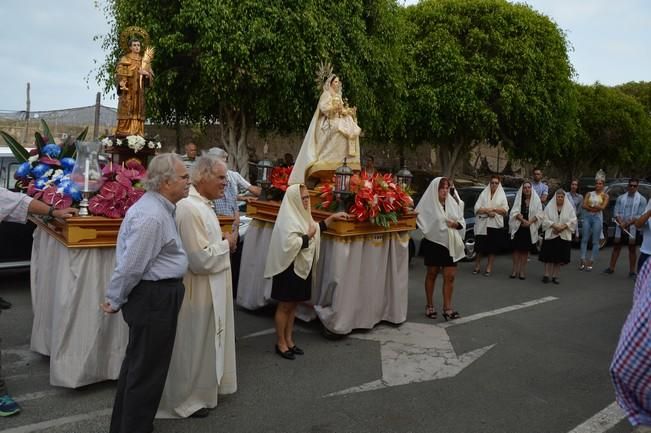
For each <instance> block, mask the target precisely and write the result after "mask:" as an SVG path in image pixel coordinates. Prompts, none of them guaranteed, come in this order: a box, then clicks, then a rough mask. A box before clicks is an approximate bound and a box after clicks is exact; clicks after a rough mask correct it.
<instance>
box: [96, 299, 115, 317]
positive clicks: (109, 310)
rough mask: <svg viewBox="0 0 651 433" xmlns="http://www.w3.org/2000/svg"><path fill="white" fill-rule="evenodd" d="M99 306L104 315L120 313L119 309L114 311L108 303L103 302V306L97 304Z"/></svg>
mask: <svg viewBox="0 0 651 433" xmlns="http://www.w3.org/2000/svg"><path fill="white" fill-rule="evenodd" d="M99 306H100V307H101V308H102V311H104V312H105V313H106V314H115V313H117V312H118V311H120V310H119V309H118V310H114V309H113V307H111V304H110V303H109V302H108V301H106V302H104V303H103V304H99Z"/></svg>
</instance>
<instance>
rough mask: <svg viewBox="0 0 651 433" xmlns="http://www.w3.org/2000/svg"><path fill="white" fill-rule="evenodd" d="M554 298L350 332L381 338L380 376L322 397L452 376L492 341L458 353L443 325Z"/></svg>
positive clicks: (532, 304) (362, 338) (481, 353)
mask: <svg viewBox="0 0 651 433" xmlns="http://www.w3.org/2000/svg"><path fill="white" fill-rule="evenodd" d="M557 299H558V298H555V297H553V296H548V297H545V298H541V299H535V300H533V301H527V302H523V303H521V304H516V305H511V306H509V307H504V308H499V309H496V310H492V311H487V312H484V313H479V314H475V315H472V316H468V317H465V318H461V319H457V320H454V321H452V322H446V323H440V324H437V325H431V324H429V323H428V324H425V323H413V322H407V323H403V324H402V325H400V326H399V327H389V326H386V325H378V326H376V327H375V328H373V329H372V330H371V331H369V332H368V333H365V334H351V335H350V338H357V339H361V340H372V341H379V342H380V356H381V360H382V377H381V378H380V379H377V380H374V381H371V382H367V383H363V384H361V385H359V386H354V387H351V388H346V389H343V390H341V391H336V392H333V393H330V394H327V395H325V396H324V397H332V396H336V395H344V394H351V393H356V392H365V391H373V390H376V389H382V388H388V387H392V386H398V385H407V384H410V383H418V382H426V381H430V380H436V379H443V378H448V377H454V376H456V375H457V374H459V373H460V372H461V371H463V369H465V368H466V367H468V366H469V365H470V364H472V363H473V362H475V361H476V360H477V359H479V358H480V357H481V356H483V355H484V354H485V353H486V352H488V351H489V350H490V349H492V348H493V347H494V346H495V345H494V344H492V345H490V346H485V347H481V348H479V349H475V350H473V351H471V352H468V353H464V354H461V355H457V353H456V352H455V350H454V347H453V346H452V342H451V341H450V337H449V335H448V333H447V331H446V329H445V328H448V327H450V326H454V325H461V324H464V323H468V322H472V321H475V320H479V319H483V318H485V317H491V316H496V315H498V314H504V313H508V312H511V311H516V310H520V309H523V308H529V307H533V306H535V305H540V304H543V303H545V302H550V301H554V300H557Z"/></svg>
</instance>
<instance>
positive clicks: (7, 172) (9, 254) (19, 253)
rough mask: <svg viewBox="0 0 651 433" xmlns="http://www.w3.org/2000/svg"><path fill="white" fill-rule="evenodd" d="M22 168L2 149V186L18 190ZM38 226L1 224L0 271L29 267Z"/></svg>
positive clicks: (5, 148) (6, 150) (0, 171)
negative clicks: (20, 169) (17, 185)
mask: <svg viewBox="0 0 651 433" xmlns="http://www.w3.org/2000/svg"><path fill="white" fill-rule="evenodd" d="M19 166H20V163H19V162H18V161H17V160H16V158H15V157H14V155H13V154H12V153H11V150H10V149H9V148H8V147H0V186H1V187H3V188H6V189H9V190H13V191H15V190H16V180H15V179H14V173H15V172H16V170H17V169H18V167H19ZM35 227H36V226H35V225H34V224H33V223H31V222H28V223H27V224H20V223H14V222H6V221H3V222H0V245H2V246H3V248H0V269H8V268H20V267H25V266H29V263H30V259H31V256H32V239H33V237H32V236H33V232H34V228H35Z"/></svg>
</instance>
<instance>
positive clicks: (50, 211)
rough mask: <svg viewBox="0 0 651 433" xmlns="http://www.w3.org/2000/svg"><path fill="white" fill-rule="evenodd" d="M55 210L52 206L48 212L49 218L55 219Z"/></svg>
mask: <svg viewBox="0 0 651 433" xmlns="http://www.w3.org/2000/svg"><path fill="white" fill-rule="evenodd" d="M55 210H56V209H54V206H50V210H49V211H47V216H49V217H50V218H54V211H55Z"/></svg>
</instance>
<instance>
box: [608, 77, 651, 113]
mask: <svg viewBox="0 0 651 433" xmlns="http://www.w3.org/2000/svg"><path fill="white" fill-rule="evenodd" d="M615 87H616V88H617V89H619V90H621V91H622V92H624V93H626V94H627V95H629V96H632V97H634V98H635V99H636V100H637V102H639V103H640V104H642V105H644V108H645V109H646V112H647V114H649V115H650V116H651V82H649V81H631V82H628V83H624V84H620V85H619V86H615Z"/></svg>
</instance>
